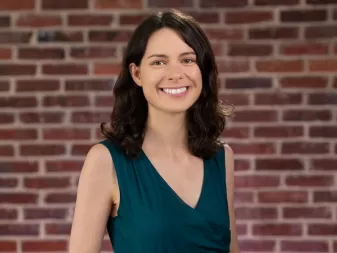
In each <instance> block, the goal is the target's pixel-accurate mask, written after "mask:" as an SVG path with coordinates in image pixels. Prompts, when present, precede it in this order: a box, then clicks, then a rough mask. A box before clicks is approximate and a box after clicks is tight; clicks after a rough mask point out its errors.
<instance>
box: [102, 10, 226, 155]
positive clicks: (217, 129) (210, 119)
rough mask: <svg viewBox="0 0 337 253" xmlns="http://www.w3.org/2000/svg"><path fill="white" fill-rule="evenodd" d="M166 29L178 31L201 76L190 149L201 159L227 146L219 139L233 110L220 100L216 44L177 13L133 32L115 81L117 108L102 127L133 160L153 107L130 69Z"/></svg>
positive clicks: (148, 21) (164, 14)
mask: <svg viewBox="0 0 337 253" xmlns="http://www.w3.org/2000/svg"><path fill="white" fill-rule="evenodd" d="M161 28H170V29H173V30H174V31H176V32H177V33H178V34H179V35H180V36H181V38H182V39H183V40H184V41H185V43H186V44H188V45H189V46H190V47H191V48H193V50H194V51H195V53H196V56H197V64H198V66H199V68H200V71H201V73H202V91H201V94H200V96H199V98H198V99H197V101H196V102H195V103H194V104H193V105H192V106H191V107H190V108H189V109H188V110H187V115H186V116H187V124H188V125H187V127H188V149H189V150H190V152H191V153H192V154H193V155H195V156H198V157H201V158H210V157H211V156H212V155H214V154H215V152H216V151H218V150H219V148H220V147H221V145H222V143H221V141H220V140H219V137H220V135H221V133H222V131H223V129H224V127H225V118H226V116H230V115H231V112H232V108H225V107H224V106H223V105H222V104H221V101H220V99H219V97H218V87H219V83H218V70H217V66H216V62H215V57H214V53H213V51H212V48H211V44H210V42H209V40H208V38H207V36H206V34H205V33H204V31H203V30H202V29H201V27H200V26H199V24H198V23H197V22H196V21H195V19H194V18H192V17H191V16H189V15H187V14H184V13H181V12H179V11H177V10H168V11H165V12H159V13H156V14H152V15H150V16H149V17H148V18H146V19H145V20H144V21H143V22H142V23H141V24H140V25H139V26H138V27H137V28H136V30H135V31H134V33H133V35H132V37H131V39H130V41H129V43H128V45H127V47H126V50H125V52H124V58H123V62H122V69H121V72H120V75H119V77H118V79H117V80H116V83H115V86H114V89H113V93H114V94H113V97H114V106H113V110H112V113H111V116H110V119H111V122H110V123H109V124H107V123H102V124H101V132H102V134H103V135H104V136H105V137H106V138H107V139H108V140H110V141H111V142H113V143H115V144H117V145H118V146H119V147H120V148H122V150H123V151H124V152H125V154H126V155H127V156H128V157H130V158H133V157H135V156H137V154H139V153H140V151H141V149H142V143H143V140H144V134H145V126H146V121H147V114H148V105H147V101H146V99H145V97H144V94H143V90H142V88H141V87H139V86H138V85H136V83H135V82H134V81H133V79H132V76H131V74H130V69H129V65H130V63H135V64H136V65H137V66H139V64H140V62H141V60H142V58H143V56H144V53H145V50H146V45H147V42H148V40H149V38H150V36H151V35H152V34H153V33H154V32H156V31H157V30H159V29H161Z"/></svg>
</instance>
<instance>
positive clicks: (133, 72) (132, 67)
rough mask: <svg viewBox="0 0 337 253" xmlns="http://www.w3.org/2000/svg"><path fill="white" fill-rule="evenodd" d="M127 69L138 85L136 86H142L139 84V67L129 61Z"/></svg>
mask: <svg viewBox="0 0 337 253" xmlns="http://www.w3.org/2000/svg"><path fill="white" fill-rule="evenodd" d="M129 71H130V74H131V76H132V79H133V81H134V82H135V83H136V84H137V85H138V86H142V84H141V80H140V71H139V67H138V66H137V65H136V64H134V63H130V65H129Z"/></svg>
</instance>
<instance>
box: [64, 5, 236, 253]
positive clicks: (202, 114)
mask: <svg viewBox="0 0 337 253" xmlns="http://www.w3.org/2000/svg"><path fill="white" fill-rule="evenodd" d="M122 67H123V69H122V71H121V73H120V76H119V78H118V80H117V82H116V85H115V87H114V108H113V112H112V114H111V122H110V124H109V127H106V126H105V124H102V126H101V129H102V133H103V134H104V135H105V136H106V139H105V140H104V141H102V142H100V143H98V144H96V145H94V146H93V147H92V148H91V150H90V151H89V153H88V155H87V157H86V160H85V163H84V165H83V169H82V172H81V175H80V180H79V185H78V193H77V201H76V207H75V214H74V219H73V225H72V230H71V236H70V244H69V251H70V253H98V252H99V251H100V246H101V241H102V238H103V236H104V232H105V228H107V229H108V232H109V236H110V239H111V243H112V247H113V248H114V251H115V252H116V253H126V252H127V253H129V252H132V253H138V252H144V253H162V252H174V253H180V252H182V253H188V252H193V253H199V252H230V253H238V252H239V247H238V243H237V239H236V238H237V236H236V230H235V216H234V207H233V180H234V178H233V171H234V165H233V164H234V162H233V160H234V159H233V152H232V150H231V149H230V147H229V146H228V145H224V144H222V143H221V142H220V141H219V140H218V138H219V136H220V134H221V132H222V131H223V128H224V125H225V117H226V116H228V115H229V114H230V112H231V111H230V110H225V109H224V108H223V107H222V106H221V105H220V103H219V100H218V90H217V89H218V83H217V78H218V75H217V69H216V65H215V59H214V55H213V52H212V49H211V46H210V43H209V41H208V39H207V38H206V36H205V34H204V32H203V31H202V30H201V28H200V27H199V25H198V24H197V23H196V22H195V20H194V19H193V18H191V17H190V16H187V15H185V14H182V13H180V12H178V11H168V12H164V13H159V14H157V15H152V16H150V17H149V18H147V19H146V20H145V21H144V22H142V23H141V24H140V25H139V27H138V28H137V29H136V30H135V32H134V34H133V36H132V38H131V40H130V42H129V43H128V46H127V48H126V52H125V56H124V60H123V66H122Z"/></svg>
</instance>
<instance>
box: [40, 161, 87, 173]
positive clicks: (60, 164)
mask: <svg viewBox="0 0 337 253" xmlns="http://www.w3.org/2000/svg"><path fill="white" fill-rule="evenodd" d="M45 166H46V171H47V172H63V173H69V172H80V171H81V169H82V166H83V161H72V160H61V161H46V163H45Z"/></svg>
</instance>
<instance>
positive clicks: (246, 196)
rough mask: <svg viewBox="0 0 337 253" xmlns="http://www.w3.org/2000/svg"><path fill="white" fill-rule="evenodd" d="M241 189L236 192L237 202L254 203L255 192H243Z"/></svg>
mask: <svg viewBox="0 0 337 253" xmlns="http://www.w3.org/2000/svg"><path fill="white" fill-rule="evenodd" d="M240 190H241V189H239V190H238V191H237V192H236V193H235V203H238V204H239V203H244V204H247V203H253V202H254V195H253V192H251V191H250V192H248V191H247V192H243V191H240Z"/></svg>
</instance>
